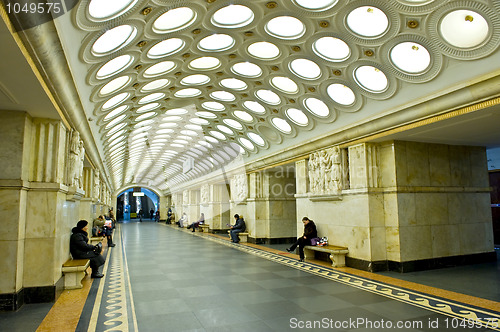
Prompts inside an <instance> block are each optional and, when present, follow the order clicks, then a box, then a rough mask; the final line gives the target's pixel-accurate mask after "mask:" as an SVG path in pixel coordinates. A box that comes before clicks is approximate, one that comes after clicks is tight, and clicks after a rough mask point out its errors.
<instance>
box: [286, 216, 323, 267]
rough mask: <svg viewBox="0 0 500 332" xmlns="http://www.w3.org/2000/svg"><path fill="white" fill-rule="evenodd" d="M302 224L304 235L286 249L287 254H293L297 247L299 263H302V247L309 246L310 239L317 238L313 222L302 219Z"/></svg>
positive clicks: (305, 218)
mask: <svg viewBox="0 0 500 332" xmlns="http://www.w3.org/2000/svg"><path fill="white" fill-rule="evenodd" d="M302 222H303V223H304V234H303V235H302V236H301V237H299V238H298V239H297V241H295V243H294V244H292V246H291V247H290V248H287V249H286V251H288V252H293V251H294V250H295V248H297V247H299V257H300V261H301V262H303V261H304V246H308V245H311V239H312V238H315V237H318V231H317V230H316V225H315V224H314V221H312V220H310V219H309V218H307V217H304V218H302Z"/></svg>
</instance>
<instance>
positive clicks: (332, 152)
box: [308, 146, 342, 195]
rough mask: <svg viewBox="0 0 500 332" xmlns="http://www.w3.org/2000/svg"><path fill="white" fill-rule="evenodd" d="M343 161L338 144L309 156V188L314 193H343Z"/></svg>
mask: <svg viewBox="0 0 500 332" xmlns="http://www.w3.org/2000/svg"><path fill="white" fill-rule="evenodd" d="M341 161H342V160H341V156H340V148H339V147H338V146H335V147H333V148H329V149H325V150H321V151H318V152H315V153H313V154H311V155H310V156H309V163H308V166H309V167H308V168H309V186H310V187H309V190H310V192H311V193H312V194H332V195H340V194H341V192H342V166H341Z"/></svg>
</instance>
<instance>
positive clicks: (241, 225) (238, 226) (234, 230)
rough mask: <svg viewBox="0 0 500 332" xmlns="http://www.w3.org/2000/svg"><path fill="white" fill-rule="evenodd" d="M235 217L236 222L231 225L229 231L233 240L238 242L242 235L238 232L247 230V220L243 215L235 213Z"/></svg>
mask: <svg viewBox="0 0 500 332" xmlns="http://www.w3.org/2000/svg"><path fill="white" fill-rule="evenodd" d="M234 219H235V220H236V223H235V224H234V225H232V226H230V227H231V231H230V232H229V233H230V234H231V242H234V243H238V242H240V237H239V236H238V234H240V233H242V232H244V231H245V229H246V225H245V220H243V216H240V215H238V214H235V215H234Z"/></svg>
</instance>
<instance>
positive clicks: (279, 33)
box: [266, 16, 306, 39]
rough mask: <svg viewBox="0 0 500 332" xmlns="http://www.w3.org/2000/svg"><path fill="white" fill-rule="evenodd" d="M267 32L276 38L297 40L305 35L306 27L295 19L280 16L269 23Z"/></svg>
mask: <svg viewBox="0 0 500 332" xmlns="http://www.w3.org/2000/svg"><path fill="white" fill-rule="evenodd" d="M266 31H267V33H268V34H270V35H271V36H273V37H276V38H280V39H297V38H300V37H302V36H303V35H304V33H305V31H306V27H305V25H304V23H302V22H301V21H300V20H299V19H297V18H295V17H292V16H278V17H275V18H273V19H271V20H270V21H269V22H267V24H266Z"/></svg>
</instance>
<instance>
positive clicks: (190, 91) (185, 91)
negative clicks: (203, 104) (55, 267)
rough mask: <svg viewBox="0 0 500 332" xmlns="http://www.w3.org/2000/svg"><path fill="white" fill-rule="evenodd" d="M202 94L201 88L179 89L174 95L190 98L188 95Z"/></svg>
mask: <svg viewBox="0 0 500 332" xmlns="http://www.w3.org/2000/svg"><path fill="white" fill-rule="evenodd" d="M199 95H201V91H200V90H199V89H193V88H189V89H182V90H179V91H177V92H176V93H175V94H174V96H175V97H179V98H188V97H196V96H199Z"/></svg>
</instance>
